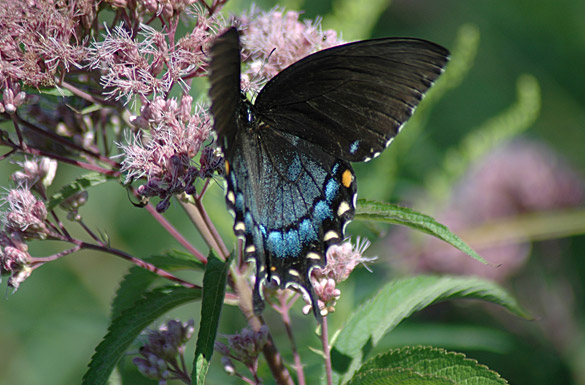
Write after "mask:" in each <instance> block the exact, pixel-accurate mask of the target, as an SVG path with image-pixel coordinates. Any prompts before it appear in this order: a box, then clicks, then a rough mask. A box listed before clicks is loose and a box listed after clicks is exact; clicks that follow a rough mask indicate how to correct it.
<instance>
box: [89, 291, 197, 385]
mask: <svg viewBox="0 0 585 385" xmlns="http://www.w3.org/2000/svg"><path fill="white" fill-rule="evenodd" d="M200 298H201V290H200V289H188V288H185V287H182V286H169V287H164V288H159V289H155V290H153V291H151V292H148V293H145V294H144V296H143V297H142V299H140V300H139V301H137V302H136V303H135V305H134V306H133V307H132V308H129V309H127V310H125V311H124V312H123V313H122V314H121V315H120V316H119V317H118V318H116V319H115V320H114V321H112V323H111V324H110V327H109V328H108V333H107V334H106V336H105V337H104V339H103V340H102V342H101V343H100V344H99V345H98V346H97V348H96V349H95V354H94V355H93V357H92V358H91V362H90V363H89V369H88V370H87V372H86V373H85V375H84V376H83V382H82V384H83V385H104V384H106V383H107V382H108V378H109V377H110V374H111V373H112V370H113V369H114V367H115V366H116V363H117V362H118V360H120V357H122V355H123V354H124V352H125V351H126V349H127V348H128V346H130V344H131V343H132V341H134V339H136V337H137V336H138V335H139V334H140V332H142V330H144V328H145V327H147V326H148V325H150V324H151V323H152V322H153V321H154V320H156V319H157V318H158V317H160V316H161V315H163V314H165V313H166V312H168V311H169V310H171V309H173V308H175V307H177V306H179V305H183V304H185V303H187V302H191V301H196V300H198V299H200Z"/></svg>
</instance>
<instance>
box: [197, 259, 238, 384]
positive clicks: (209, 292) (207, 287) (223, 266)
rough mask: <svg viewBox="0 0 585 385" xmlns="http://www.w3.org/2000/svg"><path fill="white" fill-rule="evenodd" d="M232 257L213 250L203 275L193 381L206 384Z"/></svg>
mask: <svg viewBox="0 0 585 385" xmlns="http://www.w3.org/2000/svg"><path fill="white" fill-rule="evenodd" d="M230 262H231V258H230V259H228V260H227V261H226V262H223V261H221V260H219V259H218V258H217V257H216V256H215V254H214V253H213V251H211V252H210V253H209V258H208V259H207V266H206V268H205V275H204V276H203V299H202V301H201V323H200V324H199V334H198V335H197V346H196V348H195V358H194V360H193V371H192V373H191V383H192V384H193V385H195V384H197V385H204V384H205V377H206V376H207V370H208V369H209V363H210V362H211V356H212V355H213V346H214V343H215V337H216V336H217V328H218V325H219V315H220V314H221V308H222V306H223V299H224V296H225V285H226V280H227V276H228V271H229V265H230Z"/></svg>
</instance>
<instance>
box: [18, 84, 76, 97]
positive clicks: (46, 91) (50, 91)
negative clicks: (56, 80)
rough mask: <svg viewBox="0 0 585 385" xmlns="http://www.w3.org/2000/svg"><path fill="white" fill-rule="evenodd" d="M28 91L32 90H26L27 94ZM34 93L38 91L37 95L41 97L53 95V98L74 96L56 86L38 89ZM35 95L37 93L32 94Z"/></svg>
mask: <svg viewBox="0 0 585 385" xmlns="http://www.w3.org/2000/svg"><path fill="white" fill-rule="evenodd" d="M29 90H32V88H28V90H27V92H28V91H29ZM35 90H36V91H38V93H39V94H41V95H53V96H67V97H69V96H74V95H73V92H71V91H69V90H68V89H65V88H62V87H59V86H57V85H55V86H54V87H52V88H38V89H35ZM34 93H37V92H34Z"/></svg>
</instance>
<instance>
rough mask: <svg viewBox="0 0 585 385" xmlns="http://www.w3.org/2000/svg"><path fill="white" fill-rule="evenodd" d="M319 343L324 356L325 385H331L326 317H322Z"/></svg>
mask: <svg viewBox="0 0 585 385" xmlns="http://www.w3.org/2000/svg"><path fill="white" fill-rule="evenodd" d="M321 343H322V344H323V354H324V355H325V373H326V375H327V385H333V377H332V369H331V351H330V346H329V332H328V327H327V316H325V317H323V324H322V325H321Z"/></svg>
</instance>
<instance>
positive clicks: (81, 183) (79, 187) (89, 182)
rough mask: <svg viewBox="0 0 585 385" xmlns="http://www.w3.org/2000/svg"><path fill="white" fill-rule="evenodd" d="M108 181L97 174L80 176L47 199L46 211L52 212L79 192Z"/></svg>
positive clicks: (91, 173) (103, 176)
mask: <svg viewBox="0 0 585 385" xmlns="http://www.w3.org/2000/svg"><path fill="white" fill-rule="evenodd" d="M108 179H111V178H108V177H106V176H105V175H103V174H100V173H98V172H90V173H87V174H85V175H82V176H80V177H79V178H77V179H75V180H74V181H73V182H71V183H70V184H68V185H65V186H63V187H62V188H61V190H59V192H57V193H56V194H55V195H53V196H52V197H51V198H49V203H48V204H47V209H48V210H52V209H54V208H55V207H57V206H58V205H59V204H61V202H63V201H64V200H66V199H67V198H69V197H71V196H73V195H75V194H77V193H79V192H82V191H85V190H87V189H88V188H89V187H93V186H97V185H99V184H102V183H105V182H106V181H107V180H108Z"/></svg>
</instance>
